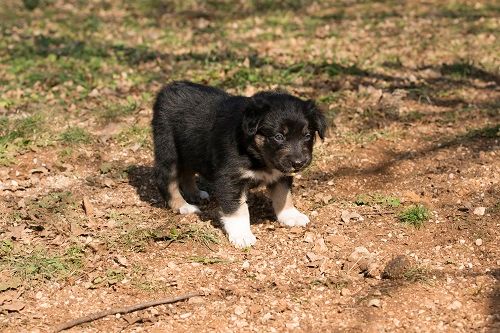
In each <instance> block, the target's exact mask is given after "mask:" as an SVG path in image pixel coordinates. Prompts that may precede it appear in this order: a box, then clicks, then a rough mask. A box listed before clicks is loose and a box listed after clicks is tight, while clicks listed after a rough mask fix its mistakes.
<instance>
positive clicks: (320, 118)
mask: <svg viewBox="0 0 500 333" xmlns="http://www.w3.org/2000/svg"><path fill="white" fill-rule="evenodd" d="M306 114H307V116H308V120H309V121H310V122H311V124H312V128H313V129H314V131H316V132H318V135H319V137H320V138H321V140H324V139H325V133H326V127H327V124H326V118H325V115H324V114H323V112H321V110H320V109H319V108H318V107H317V105H316V102H314V101H313V100H312V99H309V100H307V101H306Z"/></svg>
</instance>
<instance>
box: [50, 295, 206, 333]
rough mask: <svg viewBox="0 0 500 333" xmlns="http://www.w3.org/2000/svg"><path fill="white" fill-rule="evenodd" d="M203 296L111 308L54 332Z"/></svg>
mask: <svg viewBox="0 0 500 333" xmlns="http://www.w3.org/2000/svg"><path fill="white" fill-rule="evenodd" d="M203 295H204V294H203V293H201V292H192V293H189V294H185V295H181V296H177V297H171V298H162V299H159V300H156V301H149V302H144V303H139V304H135V305H132V306H127V307H123V308H111V309H107V310H104V311H100V312H96V313H92V314H89V315H87V316H83V317H80V318H77V319H74V320H71V321H68V322H66V323H63V324H61V325H59V326H57V327H56V329H55V330H54V332H56V333H57V332H61V331H64V330H67V329H68V328H71V327H74V326H77V325H80V324H84V323H89V322H91V321H94V320H97V319H100V318H103V317H106V316H110V315H115V314H117V313H120V314H125V313H130V312H134V311H139V310H143V309H146V308H149V307H152V306H157V305H161V304H171V303H176V302H179V301H184V300H186V299H189V298H191V297H195V296H203Z"/></svg>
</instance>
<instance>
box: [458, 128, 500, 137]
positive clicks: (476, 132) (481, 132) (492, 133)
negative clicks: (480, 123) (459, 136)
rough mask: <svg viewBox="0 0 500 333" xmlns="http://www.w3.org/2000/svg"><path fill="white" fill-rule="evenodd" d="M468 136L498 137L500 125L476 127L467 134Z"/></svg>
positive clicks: (499, 135)
mask: <svg viewBox="0 0 500 333" xmlns="http://www.w3.org/2000/svg"><path fill="white" fill-rule="evenodd" d="M465 136H466V137H468V138H491V139H494V138H498V137H500V125H494V126H486V127H483V128H475V129H472V130H470V131H468V132H467V133H466V134H465Z"/></svg>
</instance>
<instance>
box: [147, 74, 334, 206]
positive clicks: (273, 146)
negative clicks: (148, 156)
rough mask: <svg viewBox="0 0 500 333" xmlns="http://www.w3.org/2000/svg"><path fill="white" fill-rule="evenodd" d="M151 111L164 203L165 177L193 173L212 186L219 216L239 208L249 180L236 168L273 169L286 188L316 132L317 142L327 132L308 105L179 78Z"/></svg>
mask: <svg viewBox="0 0 500 333" xmlns="http://www.w3.org/2000/svg"><path fill="white" fill-rule="evenodd" d="M153 111H154V113H153V121H152V126H153V136H154V151H155V164H156V168H155V169H156V181H157V185H158V188H159V190H160V193H161V194H162V196H163V197H164V198H165V199H166V200H167V202H168V199H169V197H168V191H167V186H168V184H169V182H171V181H176V179H172V177H174V178H175V177H177V178H179V177H182V174H183V173H193V172H195V173H198V174H200V175H201V176H202V177H204V178H205V179H206V180H208V181H209V182H211V183H212V184H213V188H214V192H215V193H213V194H215V197H216V199H217V200H218V202H219V205H220V206H221V208H222V211H223V213H225V214H231V213H232V212H234V211H235V210H236V209H237V208H238V207H239V205H240V198H241V195H242V193H243V192H245V191H246V190H247V188H248V186H249V184H250V182H251V179H248V178H244V177H243V176H242V170H243V171H244V170H251V171H263V172H271V171H272V170H273V169H277V170H279V171H281V172H282V173H283V176H282V177H281V179H280V180H278V181H280V182H284V183H285V184H287V186H291V177H289V176H287V174H289V173H291V172H294V171H299V170H302V169H304V168H305V167H307V166H308V165H309V164H310V163H311V159H312V148H313V143H314V139H315V133H318V135H319V136H320V138H321V139H323V138H324V136H325V130H326V121H325V117H324V115H323V113H322V112H320V111H319V110H318V108H317V107H316V105H315V103H314V102H313V101H311V100H308V101H303V100H301V99H299V98H297V97H294V96H292V95H289V94H287V93H285V92H274V91H266V92H261V93H258V94H256V95H254V96H252V97H243V96H233V95H229V94H227V93H226V92H224V91H222V90H219V89H217V88H213V87H208V86H204V85H200V84H195V83H191V82H186V81H182V82H173V83H171V84H169V85H167V86H165V87H164V88H163V89H162V90H161V91H160V92H159V94H158V96H157V99H156V102H155V104H154V108H153ZM278 133H281V135H283V140H281V139H282V138H281V137H280V135H279V134H278ZM307 135H309V139H308V138H307ZM269 185H271V184H269ZM188 200H189V199H188Z"/></svg>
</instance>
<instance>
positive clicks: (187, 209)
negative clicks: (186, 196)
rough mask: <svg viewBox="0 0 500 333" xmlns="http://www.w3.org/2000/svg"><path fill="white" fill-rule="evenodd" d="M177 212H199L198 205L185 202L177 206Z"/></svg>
mask: <svg viewBox="0 0 500 333" xmlns="http://www.w3.org/2000/svg"><path fill="white" fill-rule="evenodd" d="M179 213H181V214H192V213H195V214H197V213H200V209H199V208H198V206H195V205H191V204H188V203H187V202H186V203H185V204H184V205H182V206H181V208H179Z"/></svg>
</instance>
